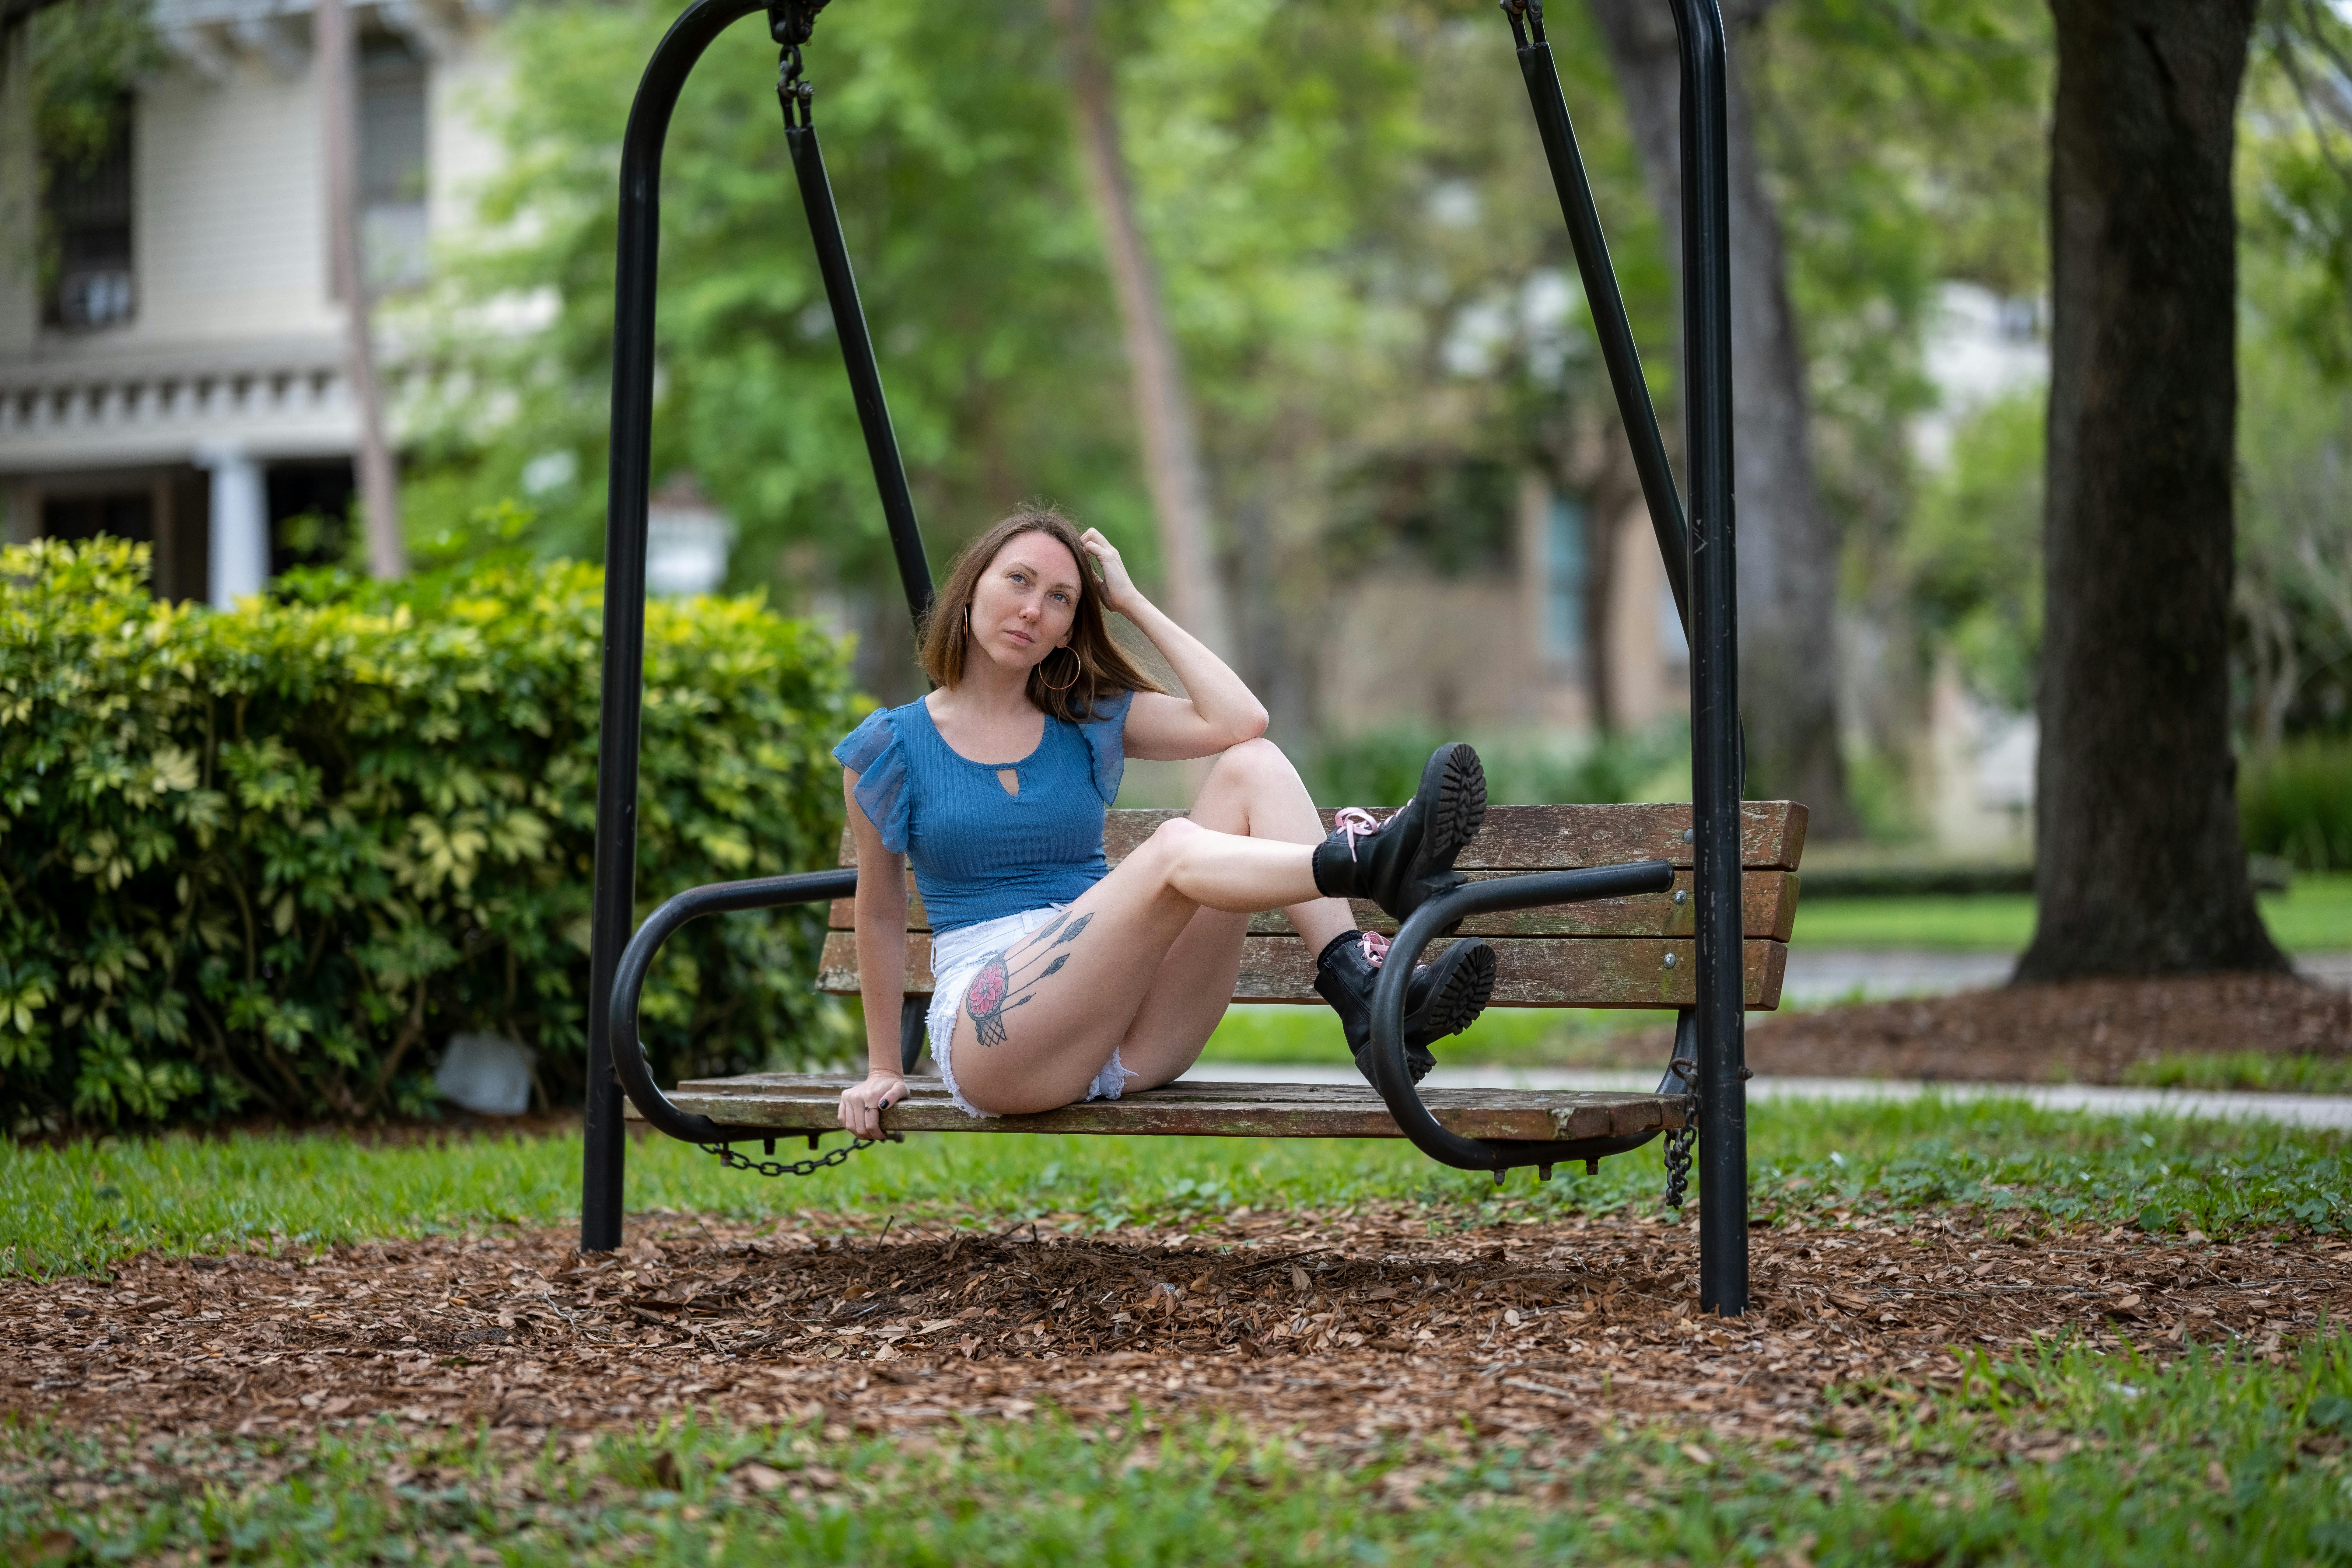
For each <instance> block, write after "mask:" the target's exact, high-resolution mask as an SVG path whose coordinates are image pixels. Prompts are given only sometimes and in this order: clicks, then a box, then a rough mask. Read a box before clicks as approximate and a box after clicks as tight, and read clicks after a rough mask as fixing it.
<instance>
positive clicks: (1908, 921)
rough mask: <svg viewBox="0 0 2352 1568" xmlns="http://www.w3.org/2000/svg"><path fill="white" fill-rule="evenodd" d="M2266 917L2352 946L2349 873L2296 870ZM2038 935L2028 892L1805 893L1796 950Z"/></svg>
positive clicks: (2290, 933) (2310, 941)
mask: <svg viewBox="0 0 2352 1568" xmlns="http://www.w3.org/2000/svg"><path fill="white" fill-rule="evenodd" d="M2261 902H2262V910H2263V920H2264V921H2267V922H2268V923H2269V925H2270V928H2271V935H2272V936H2273V938H2274V939H2276V941H2277V942H2278V944H2279V945H2280V946H2281V947H2283V948H2284V949H2286V950H2287V951H2288V952H2343V951H2345V950H2347V949H2352V874H2347V873H2345V872H2341V871H2337V872H2326V873H2310V872H2304V873H2298V874H2297V875H2296V876H2295V878H2294V881H2293V882H2292V883H2291V884H2290V885H2289V886H2288V888H2287V890H2286V891H2285V892H2284V893H2264V894H2263V895H2262V900H2261ZM2032 937H2033V900H2032V897H2031V896H2030V895H2027V894H2023V893H2018V894H1989V895H1984V896H1979V897H1971V898H1921V899H1808V898H1806V897H1805V896H1804V895H1803V894H1802V892H1800V893H1799V895H1798V903H1797V926H1796V931H1795V932H1794V934H1793V935H1792V936H1791V938H1790V941H1791V942H1793V943H1794V944H1795V945H1797V946H1799V947H1879V948H1929V949H1933V948H1947V949H1955V950H1967V951H1976V952H2019V951H2021V949H2023V948H2024V946H2025V944H2026V943H2027V942H2030V941H2032Z"/></svg>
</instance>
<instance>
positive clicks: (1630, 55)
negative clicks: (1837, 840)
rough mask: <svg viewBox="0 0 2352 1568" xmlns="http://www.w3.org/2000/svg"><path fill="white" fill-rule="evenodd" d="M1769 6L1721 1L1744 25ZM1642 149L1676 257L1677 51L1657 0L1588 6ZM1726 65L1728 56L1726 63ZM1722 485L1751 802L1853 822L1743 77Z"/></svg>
mask: <svg viewBox="0 0 2352 1568" xmlns="http://www.w3.org/2000/svg"><path fill="white" fill-rule="evenodd" d="M1770 3H1771V0H1750V3H1748V4H1745V5H1742V4H1738V3H1736V0H1735V3H1734V4H1731V5H1726V6H1725V7H1724V9H1725V12H1726V15H1727V19H1729V20H1730V21H1731V22H1733V23H1734V24H1751V23H1753V22H1754V21H1755V20H1756V19H1757V18H1758V17H1759V16H1761V15H1762V14H1763V12H1764V11H1765V10H1766V9H1767V8H1768V7H1769V5H1770ZM1586 4H1587V5H1589V6H1590V7H1591V12H1592V16H1593V18H1594V20H1595V21H1597V22H1598V23H1599V24H1600V26H1601V37H1602V38H1603V39H1604V40H1605V42H1606V44H1607V47H1608V49H1609V60H1610V67H1611V69H1612V72H1613V73H1614V75H1615V76H1616V79H1617V86H1618V90H1619V91H1620V92H1621V93H1622V95H1623V97H1624V100H1625V112H1626V117H1627V119H1628V121H1630V122H1631V124H1632V126H1633V141H1634V144H1635V145H1636V146H1637V147H1638V148H1639V149H1640V151H1641V155H1642V170H1643V176H1644V180H1645V183H1646V184H1648V186H1649V188H1650V197H1651V200H1652V201H1653V202H1654V203H1655V204H1656V205H1657V209H1658V216H1659V218H1660V221H1661V222H1662V223H1663V224H1664V228H1665V233H1666V247H1667V248H1666V254H1667V256H1668V257H1669V258H1671V259H1672V262H1673V264H1674V266H1675V268H1676V270H1677V272H1679V270H1680V268H1681V265H1682V244H1681V241H1680V239H1679V238H1678V236H1679V235H1680V234H1681V232H1682V153H1681V133H1682V118H1681V114H1682V110H1681V104H1682V90H1681V78H1682V66H1681V58H1680V55H1679V54H1678V52H1677V50H1676V48H1675V29H1674V19H1673V16H1672V14H1671V13H1670V12H1669V10H1668V9H1667V7H1666V6H1664V5H1661V4H1659V3H1658V0H1586ZM1733 63H1734V65H1735V66H1736V65H1737V64H1738V60H1737V58H1736V56H1735V58H1734V62H1733ZM1730 100H1731V101H1730V120H1729V124H1728V127H1727V130H1728V140H1729V143H1730V153H1731V170H1730V175H1731V342H1732V350H1733V353H1732V371H1731V399H1732V410H1733V417H1734V420H1735V422H1736V423H1735V426H1734V431H1735V439H1734V441H1733V443H1732V486H1733V489H1734V492H1735V493H1736V494H1737V495H1738V506H1739V510H1738V541H1739V548H1738V559H1739V584H1738V586H1739V692H1740V699H1741V701H1740V707H1741V710H1742V717H1743V718H1744V720H1745V721H1746V723H1747V731H1748V794H1749V795H1751V796H1754V795H1759V794H1765V795H1786V796H1788V797H1790V798H1792V799H1796V800H1801V801H1803V802H1805V803H1806V805H1809V806H1811V808H1812V832H1813V834H1814V836H1815V837H1832V838H1834V837H1850V836H1851V835H1853V833H1855V832H1857V831H1858V830H1859V828H1860V821H1859V819H1858V818H1857V817H1856V816H1855V815H1854V811H1853V803H1852V801H1851V800H1850V799H1849V797H1848V796H1847V794H1846V780H1845V760H1844V758H1843V754H1842V753H1841V752H1840V750H1839V744H1838V720H1837V643H1836V637H1835V629H1834V625H1833V617H1834V615H1835V612H1836V608H1837V572H1838V541H1837V531H1836V529H1835V528H1834V527H1833V526H1832V523H1831V521H1830V516H1829V510H1828V509H1827V508H1826V507H1825V506H1824V505H1823V504H1822V493H1821V486H1820V484H1819V483H1818V482H1817V481H1816V480H1815V479H1814V477H1813V458H1812V451H1811V447H1809V446H1808V444H1807V437H1806V426H1807V423H1808V416H1807V412H1806V408H1807V399H1806V395H1805V365H1804V358H1803V356H1802V354H1801V353H1799V351H1798V345H1797V327H1796V317H1795V312H1794V310H1792V309H1791V308H1790V303H1789V286H1788V276H1787V273H1788V263H1787V260H1786V258H1784V256H1783V255H1782V251H1781V243H1780V217H1779V215H1778V214H1776V213H1775V212H1774V211H1773V208H1772V204H1771V202H1770V200H1769V198H1767V196H1766V195H1765V194H1764V183H1763V177H1762V172H1761V170H1760V169H1759V166H1758V163H1757V156H1756V141H1755V136H1754V134H1753V128H1752V121H1751V120H1750V117H1749V114H1748V102H1747V95H1746V94H1745V92H1744V91H1743V90H1742V89H1741V84H1740V79H1739V74H1738V71H1737V70H1736V69H1735V70H1734V71H1733V72H1732V76H1731V82H1730Z"/></svg>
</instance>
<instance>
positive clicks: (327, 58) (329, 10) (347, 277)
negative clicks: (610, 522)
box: [312, 0, 408, 578]
mask: <svg viewBox="0 0 2352 1568" xmlns="http://www.w3.org/2000/svg"><path fill="white" fill-rule="evenodd" d="M313 26H314V29H315V30H314V33H313V37H312V43H313V45H314V50H313V52H314V53H315V54H316V55H317V57H318V72H319V106H320V115H321V117H322V119H323V120H324V121H325V124H324V126H323V127H322V129H323V131H324V132H325V134H324V135H323V136H322V137H321V138H320V142H321V143H322V144H323V148H324V151H325V153H326V159H327V254H328V268H329V270H330V273H331V277H332V279H333V283H334V289H335V292H336V294H338V295H339V296H341V299H342V301H343V321H344V328H343V331H344V339H345V359H346V363H345V374H346V377H347V378H348V379H349V381H350V382H351V387H352V405H353V407H354V408H355V409H356V411H357V412H358V415H359V426H360V428H359V457H358V464H357V466H358V468H359V480H360V506H361V510H362V511H364V512H365V513H366V514H367V546H368V575H370V576H372V577H379V578H389V577H404V576H406V575H407V574H408V551H407V547H406V546H405V545H404V543H403V542H402V540H401V536H400V492H399V488H398V479H397V475H396V473H395V470H394V467H393V458H392V447H391V444H390V443H389V442H388V441H387V440H386V439H385V438H384V428H383V388H382V387H381V385H380V384H378V383H377V381H376V374H375V339H374V331H373V325H372V323H371V322H370V321H369V317H370V314H371V312H370V310H369V301H368V294H367V279H366V278H365V277H364V276H363V275H362V270H361V265H360V214H359V51H358V50H357V48H356V47H353V46H354V40H353V39H352V18H351V11H350V9H349V8H348V7H347V5H345V3H344V0H319V5H318V14H317V16H316V18H315V19H314V24H313Z"/></svg>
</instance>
